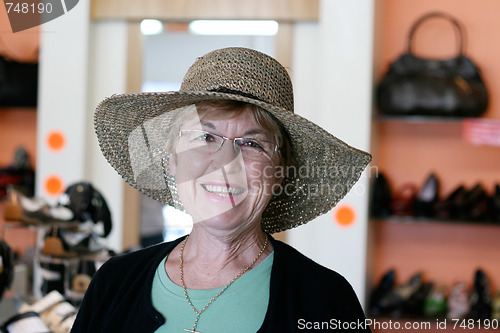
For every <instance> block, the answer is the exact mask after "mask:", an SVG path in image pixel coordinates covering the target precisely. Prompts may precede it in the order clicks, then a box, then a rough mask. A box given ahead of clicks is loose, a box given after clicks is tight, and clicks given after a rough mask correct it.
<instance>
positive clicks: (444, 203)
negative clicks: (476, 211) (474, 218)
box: [434, 185, 468, 220]
mask: <svg viewBox="0 0 500 333" xmlns="http://www.w3.org/2000/svg"><path fill="white" fill-rule="evenodd" d="M466 194H467V190H466V189H465V187H464V186H463V185H459V186H458V187H457V188H456V189H455V190H453V191H452V192H451V193H450V194H449V195H448V196H447V197H446V198H445V199H444V200H438V201H437V202H436V205H435V208H434V210H435V216H436V218H438V219H443V220H463V219H466V217H467V214H468V213H467V207H466V206H465V196H466Z"/></svg>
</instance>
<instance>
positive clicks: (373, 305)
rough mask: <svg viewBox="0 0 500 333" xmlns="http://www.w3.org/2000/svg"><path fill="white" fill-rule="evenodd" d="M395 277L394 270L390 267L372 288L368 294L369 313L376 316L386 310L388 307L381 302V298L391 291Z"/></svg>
mask: <svg viewBox="0 0 500 333" xmlns="http://www.w3.org/2000/svg"><path fill="white" fill-rule="evenodd" d="M395 279H396V272H395V271H394V269H391V270H389V271H388V272H387V273H385V274H384V276H383V277H382V279H381V280H380V282H379V284H378V285H377V287H375V289H374V290H373V292H372V294H371V296H370V314H371V315H372V316H375V317H377V316H380V315H383V314H385V313H386V312H387V311H388V309H386V307H385V306H384V305H383V304H381V300H382V299H383V298H384V297H386V295H387V294H389V293H391V292H393V289H394V280H395Z"/></svg>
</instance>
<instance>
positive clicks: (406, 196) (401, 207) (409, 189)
mask: <svg viewBox="0 0 500 333" xmlns="http://www.w3.org/2000/svg"><path fill="white" fill-rule="evenodd" d="M416 195H417V188H416V186H415V185H414V184H411V183H406V184H403V185H402V186H400V187H399V188H398V190H397V191H396V194H395V195H394V198H393V200H392V203H391V210H392V214H393V215H397V216H413V215H414V211H413V207H414V203H415V197H416Z"/></svg>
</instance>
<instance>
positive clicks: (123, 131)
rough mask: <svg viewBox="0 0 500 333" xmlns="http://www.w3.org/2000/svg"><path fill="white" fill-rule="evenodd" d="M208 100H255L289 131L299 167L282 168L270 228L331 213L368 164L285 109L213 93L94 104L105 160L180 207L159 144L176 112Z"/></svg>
mask: <svg viewBox="0 0 500 333" xmlns="http://www.w3.org/2000/svg"><path fill="white" fill-rule="evenodd" d="M206 100H233V101H241V102H247V103H251V104H254V105H257V106H259V107H261V108H263V109H264V110H267V111H268V112H270V113H271V114H272V115H273V116H274V117H275V118H276V119H277V120H278V121H279V122H280V123H281V125H282V126H283V127H284V129H285V130H286V131H287V132H288V135H289V138H290V140H291V146H292V149H293V154H294V158H295V161H296V164H295V166H293V167H290V168H287V169H286V170H284V172H285V173H286V176H287V177H286V178H285V180H284V182H283V183H282V186H281V192H280V193H276V195H275V196H274V197H273V199H272V200H271V202H270V203H269V205H268V206H267V207H266V209H265V211H264V213H263V216H262V222H261V223H262V228H263V230H264V231H266V232H269V233H274V232H279V231H283V230H287V229H290V228H294V227H296V226H299V225H301V224H305V223H307V222H309V221H311V220H312V219H314V218H316V217H317V216H319V215H322V214H324V213H327V212H328V211H329V210H331V209H332V208H333V207H334V206H335V205H336V204H337V203H338V202H339V201H340V200H341V199H342V198H343V197H344V196H345V195H346V194H347V192H348V191H349V190H350V189H351V188H352V186H353V185H354V184H355V183H356V182H357V181H358V179H359V178H360V176H361V173H362V172H363V170H364V169H365V167H366V166H367V165H368V163H370V161H371V155H370V154H368V153H366V152H364V151H361V150H358V149H356V148H353V147H351V146H349V145H348V144H346V143H345V142H343V141H342V140H340V139H338V138H336V137H335V136H334V135H332V134H330V133H328V132H327V131H326V130H324V129H323V128H321V127H320V126H318V125H316V124H314V123H313V122H311V121H309V120H307V119H305V118H303V117H301V116H299V115H296V114H294V113H292V112H290V111H288V110H284V109H282V108H279V107H276V106H274V105H271V104H268V103H266V102H264V101H260V100H257V99H253V98H250V97H245V96H241V95H237V94H232V93H221V92H209V91H205V92H189V91H182V92H164V93H138V94H123V95H113V96H111V97H109V98H107V99H105V100H103V101H102V102H101V103H100V104H99V105H98V106H97V108H96V112H95V115H94V126H95V131H96V134H97V138H98V141H99V145H100V148H101V150H102V152H103V155H104V157H105V158H106V160H107V161H108V162H109V163H110V164H111V166H112V167H113V168H114V169H115V170H116V171H117V172H118V173H119V174H120V175H121V176H122V177H123V178H124V179H125V181H127V182H128V183H129V184H130V185H132V186H133V187H135V188H136V189H138V190H139V191H141V192H142V193H144V194H146V195H148V196H150V197H152V198H153V199H155V200H158V201H160V202H162V203H164V204H169V205H172V206H174V207H179V206H180V205H179V202H178V198H177V197H176V195H175V193H173V192H174V190H172V184H169V182H170V183H171V182H172V179H171V178H170V179H168V170H167V169H168V167H167V166H166V165H165V164H166V163H167V162H168V161H167V158H168V157H166V156H165V155H166V152H165V151H164V150H163V148H159V147H161V146H162V145H163V146H164V145H165V140H166V139H167V135H168V130H169V129H170V126H171V124H172V122H173V121H174V119H175V118H176V116H177V112H178V111H177V110H179V108H182V107H185V106H188V105H191V104H195V103H198V102H201V101H206ZM132 156H133V157H132ZM166 179H167V181H166ZM169 185H170V186H169Z"/></svg>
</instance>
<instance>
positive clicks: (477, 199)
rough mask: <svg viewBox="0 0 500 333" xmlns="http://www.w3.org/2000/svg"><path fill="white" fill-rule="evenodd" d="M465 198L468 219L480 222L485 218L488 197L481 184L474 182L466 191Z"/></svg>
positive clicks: (486, 215)
mask: <svg viewBox="0 0 500 333" xmlns="http://www.w3.org/2000/svg"><path fill="white" fill-rule="evenodd" d="M465 200H466V203H467V207H468V213H469V214H468V220H470V221H480V222H482V221H486V220H487V217H488V210H489V205H490V204H489V201H490V198H489V197H488V194H487V193H486V191H485V190H484V188H483V187H482V186H481V184H476V185H475V186H474V187H473V188H472V189H471V190H470V191H469V192H468V193H467V195H466V198H465Z"/></svg>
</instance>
